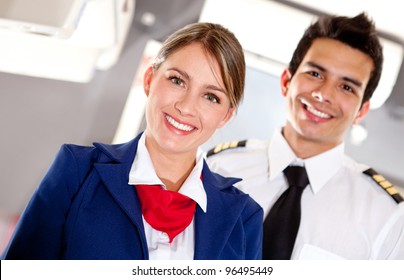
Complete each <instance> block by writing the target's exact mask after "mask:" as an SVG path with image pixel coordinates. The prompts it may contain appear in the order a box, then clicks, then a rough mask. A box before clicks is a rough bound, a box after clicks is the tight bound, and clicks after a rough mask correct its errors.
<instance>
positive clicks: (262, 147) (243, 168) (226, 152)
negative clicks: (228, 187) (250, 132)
mask: <svg viewBox="0 0 404 280" xmlns="http://www.w3.org/2000/svg"><path fill="white" fill-rule="evenodd" d="M268 146H269V142H268V141H262V140H256V139H251V140H243V141H233V142H226V143H222V144H219V145H216V146H215V147H214V148H212V149H210V150H209V151H208V153H207V157H206V161H207V163H208V165H209V168H210V169H211V170H213V171H215V172H217V173H219V174H222V175H224V176H234V177H240V178H243V179H244V178H245V177H249V176H251V175H252V174H257V172H258V173H263V174H266V172H267V170H268V167H267V165H268V152H267V151H268Z"/></svg>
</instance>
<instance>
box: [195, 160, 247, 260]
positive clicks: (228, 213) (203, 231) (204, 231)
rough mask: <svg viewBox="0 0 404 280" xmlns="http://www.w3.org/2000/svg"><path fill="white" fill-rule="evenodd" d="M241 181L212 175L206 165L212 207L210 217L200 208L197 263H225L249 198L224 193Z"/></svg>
mask: <svg viewBox="0 0 404 280" xmlns="http://www.w3.org/2000/svg"><path fill="white" fill-rule="evenodd" d="M237 181H240V179H236V178H224V177H222V176H219V175H217V174H213V173H211V172H210V171H209V169H208V168H207V166H206V164H205V166H204V171H203V184H204V187H205V191H206V194H207V202H208V204H207V212H206V213H204V212H203V210H202V209H201V208H199V207H198V208H197V211H196V215H195V228H196V233H195V256H194V258H195V259H221V256H222V257H223V253H224V250H228V248H229V247H227V248H225V246H226V244H228V242H229V238H230V236H231V234H234V232H233V230H234V228H235V227H236V224H237V223H238V222H239V217H240V216H241V213H242V211H243V209H244V207H245V204H246V201H247V196H246V195H233V194H231V193H229V192H226V191H223V189H225V188H227V187H229V186H232V185H234V183H236V182H237ZM240 238H241V236H240ZM234 253H235V252H234ZM235 254H236V253H235Z"/></svg>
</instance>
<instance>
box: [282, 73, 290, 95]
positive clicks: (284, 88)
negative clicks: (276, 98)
mask: <svg viewBox="0 0 404 280" xmlns="http://www.w3.org/2000/svg"><path fill="white" fill-rule="evenodd" d="M290 79H292V74H291V73H290V70H289V68H286V69H285V70H283V72H282V75H281V93H282V95H283V96H286V94H287V92H288V88H289V83H290Z"/></svg>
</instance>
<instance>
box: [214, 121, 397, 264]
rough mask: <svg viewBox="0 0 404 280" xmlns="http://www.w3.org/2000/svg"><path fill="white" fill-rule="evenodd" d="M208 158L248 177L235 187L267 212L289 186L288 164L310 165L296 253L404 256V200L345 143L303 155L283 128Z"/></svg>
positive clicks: (312, 256) (343, 256) (307, 256)
mask: <svg viewBox="0 0 404 280" xmlns="http://www.w3.org/2000/svg"><path fill="white" fill-rule="evenodd" d="M207 161H208V164H209V166H210V168H211V170H212V171H216V172H218V173H220V174H222V175H224V176H233V177H240V178H243V181H241V182H239V183H238V184H237V185H236V187H238V188H240V189H241V190H242V191H244V192H246V193H248V194H250V195H251V196H252V197H253V198H254V199H255V200H256V201H257V202H258V203H259V204H260V205H261V206H262V207H263V209H264V217H265V216H266V215H267V214H268V212H269V209H270V208H271V207H272V205H273V204H274V203H275V201H276V200H277V199H278V198H279V196H280V195H281V194H282V193H283V192H284V191H285V190H286V188H287V182H286V179H285V176H284V175H283V170H284V169H285V168H286V167H287V166H288V165H289V164H292V165H304V166H305V167H306V170H307V174H308V177H309V180H310V185H309V186H308V187H307V188H305V190H304V192H303V195H302V217H301V223H300V227H299V232H298V235H297V238H296V243H295V247H294V250H293V253H292V259H317V260H319V259H404V203H403V202H402V203H400V204H398V203H397V202H395V201H394V200H393V199H392V197H390V195H389V194H387V193H386V192H385V191H384V190H383V189H382V188H381V187H380V186H379V185H378V184H376V183H375V182H374V181H373V180H372V179H371V178H370V177H369V176H368V175H365V174H363V173H362V172H363V171H364V170H366V169H367V168H368V167H367V166H365V165H362V164H359V163H356V162H355V161H354V160H352V159H351V158H349V157H347V156H346V155H345V154H344V145H343V144H341V145H339V146H337V147H335V148H333V149H331V150H329V151H327V152H324V153H322V154H320V155H317V156H314V157H311V158H308V159H305V160H302V159H299V158H297V157H296V155H295V154H294V152H293V151H292V149H291V148H290V147H289V145H288V143H287V142H286V140H285V139H284V138H283V136H282V134H281V129H280V128H279V129H278V130H277V131H276V132H275V134H274V136H273V138H272V139H271V141H259V140H249V141H248V142H247V145H246V147H239V148H233V149H228V150H225V151H222V152H220V153H218V154H215V155H213V156H210V157H209V158H208V160H207ZM264 219H265V218H264Z"/></svg>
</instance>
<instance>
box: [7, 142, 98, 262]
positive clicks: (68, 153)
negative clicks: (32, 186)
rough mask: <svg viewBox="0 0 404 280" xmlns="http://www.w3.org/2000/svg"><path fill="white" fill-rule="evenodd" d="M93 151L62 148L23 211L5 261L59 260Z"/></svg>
mask: <svg viewBox="0 0 404 280" xmlns="http://www.w3.org/2000/svg"><path fill="white" fill-rule="evenodd" d="M93 151H94V149H93V148H90V147H80V146H73V145H63V146H62V147H61V149H60V150H59V153H58V154H57V156H56V158H55V160H54V162H53V163H52V165H51V167H50V168H49V170H48V172H47V173H46V175H45V177H44V178H43V180H42V181H41V183H40V184H39V186H38V188H37V189H36V190H35V192H34V194H33V196H32V198H31V200H30V201H29V203H28V205H27V206H26V208H25V210H24V211H23V213H22V215H21V218H20V220H19V222H18V224H17V226H16V229H15V231H14V233H13V236H12V237H11V240H10V242H9V244H8V246H7V248H6V249H5V251H4V253H3V255H2V259H23V260H31V259H42V260H46V259H59V258H60V256H61V252H62V250H63V229H64V223H65V220H66V217H67V214H68V211H69V207H70V205H71V202H72V200H73V199H74V196H75V194H76V193H77V191H78V189H79V187H80V185H81V183H82V181H83V180H84V178H85V177H86V174H87V173H88V172H89V169H90V168H91V157H92V155H91V154H92V153H93Z"/></svg>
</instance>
